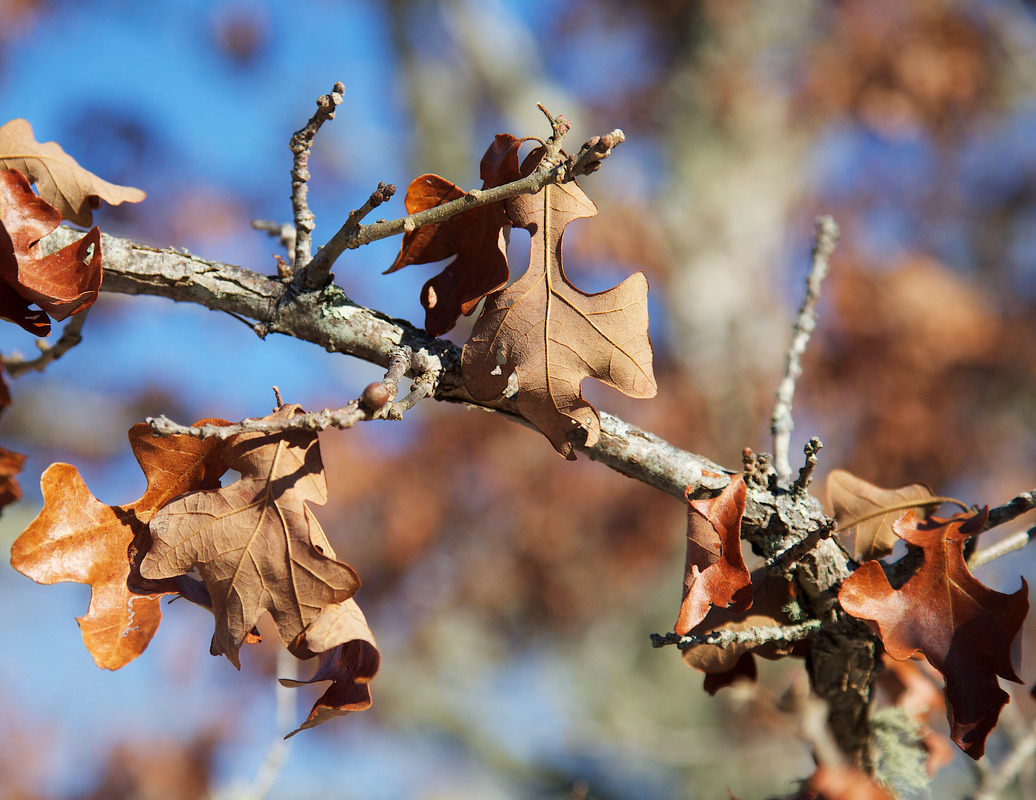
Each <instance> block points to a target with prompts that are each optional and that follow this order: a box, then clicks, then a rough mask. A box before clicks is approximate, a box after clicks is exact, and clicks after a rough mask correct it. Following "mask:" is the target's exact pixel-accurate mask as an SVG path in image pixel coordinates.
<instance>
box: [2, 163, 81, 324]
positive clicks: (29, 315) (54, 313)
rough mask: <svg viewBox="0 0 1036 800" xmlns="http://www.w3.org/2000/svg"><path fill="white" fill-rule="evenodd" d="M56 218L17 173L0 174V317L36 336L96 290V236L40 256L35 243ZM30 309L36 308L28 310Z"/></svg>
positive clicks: (78, 307) (58, 219)
mask: <svg viewBox="0 0 1036 800" xmlns="http://www.w3.org/2000/svg"><path fill="white" fill-rule="evenodd" d="M59 222H61V215H60V214H58V212H57V211H56V210H55V209H54V208H53V207H52V206H51V205H50V204H48V203H47V202H45V201H44V200H42V199H41V198H39V197H37V196H36V194H35V193H34V192H33V191H32V189H31V188H30V187H29V182H28V181H27V180H26V179H25V177H24V176H23V175H22V174H21V173H19V172H18V171H17V170H13V169H12V170H0V318H3V319H7V320H10V321H11V322H14V323H16V324H17V325H20V326H21V327H22V328H24V329H25V330H27V331H29V332H30V333H34V334H36V335H37V336H46V335H47V334H49V333H50V319H49V318H48V315H49V317H53V318H54V319H57V320H61V319H65V318H66V317H69V316H71V315H72V314H76V313H78V312H80V311H82V310H84V309H86V308H88V307H89V306H90V305H92V304H93V302H94V301H95V300H96V299H97V293H98V291H99V290H100V288H101V233H100V231H98V230H97V228H92V229H91V230H90V231H89V232H88V233H87V234H86V235H85V236H84V237H83V238H81V239H80V240H79V241H78V242H74V243H72V244H70V245H68V246H67V247H65V248H63V249H61V250H58V251H57V252H54V253H51V254H50V255H43V253H42V251H41V248H40V247H39V241H40V239H42V238H43V237H44V236H46V235H47V234H49V233H50V232H51V231H53V230H54V229H55V228H56V227H57V226H58V223H59ZM32 304H35V305H36V306H38V308H35V309H32V308H29V306H30V305H32Z"/></svg>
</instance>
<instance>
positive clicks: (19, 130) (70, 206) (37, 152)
mask: <svg viewBox="0 0 1036 800" xmlns="http://www.w3.org/2000/svg"><path fill="white" fill-rule="evenodd" d="M0 168H5V169H16V170H18V171H19V172H21V173H22V174H23V175H25V176H27V177H28V179H29V182H30V183H35V184H36V190H37V191H38V192H39V194H40V197H42V198H43V199H44V200H45V201H47V202H48V203H50V204H51V205H53V206H54V207H55V208H56V209H57V210H58V212H59V213H60V214H61V216H62V217H63V218H64V219H67V220H68V221H69V222H72V223H74V224H76V225H82V226H83V227H84V228H87V227H89V226H90V224H91V222H92V220H93V209H95V208H97V207H98V206H100V204H101V201H102V200H103V201H104V202H106V203H111V204H112V205H116V206H117V205H119V204H120V203H139V202H140V201H141V200H143V199H144V197H145V196H146V195H145V194H144V192H142V191H141V190H140V189H135V188H133V187H132V186H119V185H117V184H114V183H108V181H105V180H102V179H101V178H99V177H97V176H96V175H94V174H93V173H92V172H88V171H87V170H85V169H83V168H82V167H81V166H79V164H77V163H76V161H75V159H74V158H72V157H71V156H70V155H68V154H67V153H66V152H65V151H64V150H62V149H61V147H60V145H58V144H57V143H56V142H37V141H36V137H35V136H34V135H33V132H32V125H30V124H29V123H28V122H27V121H26V120H24V119H12V120H11V121H10V122H8V123H6V124H5V125H3V126H0Z"/></svg>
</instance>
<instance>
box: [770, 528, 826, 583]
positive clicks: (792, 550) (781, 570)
mask: <svg viewBox="0 0 1036 800" xmlns="http://www.w3.org/2000/svg"><path fill="white" fill-rule="evenodd" d="M834 529H835V526H834V520H831V519H827V520H825V524H823V525H819V526H817V527H816V528H813V529H812V530H810V531H809V533H807V534H806V535H805V536H803V537H802V538H801V539H800V540H799V541H797V542H795V543H794V544H793V545H791V546H790V547H787V548H785V549H784V550H781V551H780V552H779V553H774V555H773V556H771V557H770V558H768V559H766V561H765V562H763V566H764V567H765V568H766V571H767V572H768V573H770V574H771V575H787V574H788V571H789V570H790V569H791V568H792V566H793V565H795V564H797V563H798V562H799V561H801V560H802V559H803V558H805V557H806V555H807V554H808V553H809V552H810V551H811V550H812V549H813V548H814V547H816V546H817V542H820V541H822V540H823V539H830V538H831V534H832V533H834Z"/></svg>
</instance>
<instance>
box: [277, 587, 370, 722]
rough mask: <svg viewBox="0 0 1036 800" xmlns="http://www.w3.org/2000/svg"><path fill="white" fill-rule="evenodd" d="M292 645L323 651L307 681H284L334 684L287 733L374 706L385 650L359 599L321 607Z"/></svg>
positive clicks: (302, 653) (303, 652)
mask: <svg viewBox="0 0 1036 800" xmlns="http://www.w3.org/2000/svg"><path fill="white" fill-rule="evenodd" d="M291 649H292V651H293V652H295V653H296V655H298V656H299V657H300V658H308V657H310V656H311V655H313V654H319V660H318V662H317V671H316V673H315V674H314V675H313V677H312V678H310V679H309V680H308V681H298V680H290V679H286V678H281V681H280V682H281V685H282V686H304V685H306V684H310V683H317V682H318V681H332V683H331V685H330V686H329V687H328V689H327V691H326V692H324V693H323V694H322V695H321V696H320V699H319V700H317V701H316V703H314V704H313V709H312V710H311V711H310V712H309V716H308V717H307V718H306V721H305V722H303V723H302V724H301V725H300V726H299V727H298V729H296V730H294V731H292V732H291V733H289V734H288V736H287V737H285V738H289V737H291V736H294V735H295V734H296V733H298V732H299V731H302V730H305V729H307V728H314V727H316V726H317V725H320V724H321V723H324V722H327V721H328V720H330V719H334V718H335V717H341V716H345V715H346V714H351V713H353V712H354V711H365V710H366V709H368V708H370V705H371V691H370V682H371V680H372V679H373V678H374V676H375V675H376V674H377V672H378V668H379V666H380V665H381V655H380V654H379V652H378V647H377V644H375V642H374V634H372V633H371V630H370V628H369V627H368V626H367V620H366V619H365V618H364V616H363V612H362V611H360V607H359V606H358V605H356V601H355V600H353V599H351V598H350V599H349V600H346V601H345V602H343V603H337V604H335V605H331V606H328V607H327V608H325V609H324V610H323V611H321V612H320V613H319V614H318V615H317V617H316V619H314V620H313V622H311V623H310V624H309V626H308V627H307V628H306V630H305V631H303V632H302V633H301V634H300V635H299V638H298V640H297V641H296V642H295V643H294V644H293V646H292V648H291Z"/></svg>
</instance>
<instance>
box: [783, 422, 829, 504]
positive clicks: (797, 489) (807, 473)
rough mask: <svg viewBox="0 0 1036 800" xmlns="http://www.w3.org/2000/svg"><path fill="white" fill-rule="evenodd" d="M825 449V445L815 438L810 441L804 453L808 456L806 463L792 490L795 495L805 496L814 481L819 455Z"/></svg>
mask: <svg viewBox="0 0 1036 800" xmlns="http://www.w3.org/2000/svg"><path fill="white" fill-rule="evenodd" d="M823 447H824V443H823V442H822V441H820V439H819V438H818V437H816V436H814V437H813V438H812V439H810V440H809V441H808V442H807V443H806V446H805V447H804V448H803V452H804V453H805V454H806V463H805V464H804V465H803V466H802V469H800V470H799V477H798V478H796V479H795V483H794V484H793V485H792V487H791V490H792V492H793V493H794V494H805V493H806V489H807V488H808V487H809V484H810V483H811V482H812V481H813V471H814V470H815V469H816V468H817V461H818V459H817V453H819V452H820V450H821V449H822V448H823Z"/></svg>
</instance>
